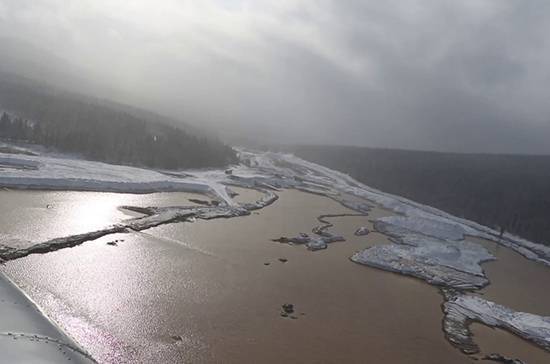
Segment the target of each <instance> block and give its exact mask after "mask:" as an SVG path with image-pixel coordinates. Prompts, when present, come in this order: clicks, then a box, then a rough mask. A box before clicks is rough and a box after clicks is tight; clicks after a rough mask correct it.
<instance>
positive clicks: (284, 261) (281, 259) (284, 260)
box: [279, 258, 288, 263]
mask: <svg viewBox="0 0 550 364" xmlns="http://www.w3.org/2000/svg"><path fill="white" fill-rule="evenodd" d="M279 262H281V263H286V262H288V259H286V258H279Z"/></svg>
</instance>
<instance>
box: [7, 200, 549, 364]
mask: <svg viewBox="0 0 550 364" xmlns="http://www.w3.org/2000/svg"><path fill="white" fill-rule="evenodd" d="M236 190H237V192H239V193H240V195H239V197H238V200H239V201H247V200H250V201H252V200H254V199H256V198H257V197H258V196H257V194H256V192H255V191H247V190H243V189H236ZM279 196H280V198H279V200H278V201H276V202H275V203H274V204H273V205H271V206H269V207H267V208H264V209H262V210H259V211H257V212H254V213H253V214H252V215H250V216H246V217H238V218H232V219H218V220H211V221H202V220H197V221H195V222H192V223H188V222H186V223H178V224H169V225H162V226H159V227H156V228H152V229H148V230H145V231H143V232H139V233H130V234H117V235H114V236H113V235H111V236H106V237H103V238H101V239H98V240H96V241H92V242H87V243H84V244H83V245H80V246H77V247H75V248H70V249H63V250H59V251H57V252H52V253H48V254H42V255H31V256H28V257H25V258H21V259H17V260H15V261H10V262H8V263H6V264H5V265H4V266H3V267H2V268H1V269H2V271H3V272H5V273H6V274H8V275H9V276H10V277H11V278H12V279H13V280H14V281H15V282H16V283H18V284H19V285H20V287H21V288H22V289H24V290H25V292H27V293H28V294H29V295H30V297H31V298H32V299H34V300H35V301H36V302H37V304H38V305H39V306H40V307H42V308H43V310H44V311H45V312H46V313H47V314H48V315H49V316H50V317H51V318H53V319H54V320H55V321H56V322H58V323H59V325H60V326H61V327H63V328H64V329H65V330H66V331H67V333H68V334H69V335H71V336H72V337H74V338H75V340H76V341H78V342H79V343H80V344H81V345H82V346H83V347H84V348H86V349H87V350H88V351H89V352H90V353H91V354H92V355H93V356H94V357H95V358H96V359H97V360H98V361H99V362H101V363H171V362H174V363H285V362H286V363H370V362H372V363H471V362H473V359H472V358H470V357H468V356H466V355H464V354H462V353H461V352H460V351H458V350H457V349H455V348H454V347H453V346H451V345H450V344H449V343H448V342H447V341H446V340H445V338H444V335H443V332H442V329H441V325H442V312H441V307H440V305H441V303H442V297H441V295H440V294H439V292H438V289H437V288H436V287H433V286H430V285H428V284H426V283H424V282H422V281H420V280H417V279H414V278H409V277H405V276H401V275H398V274H394V273H388V272H384V271H382V270H378V269H374V268H369V267H366V266H362V265H358V264H355V263H352V262H351V261H350V260H349V257H350V256H351V255H352V254H353V253H354V252H355V251H357V250H360V249H363V248H365V247H368V246H372V245H375V244H384V243H388V240H387V238H386V237H385V236H383V235H381V234H378V233H371V234H369V235H367V236H364V237H356V236H354V234H353V233H354V231H355V230H356V229H357V228H358V227H360V226H368V227H372V224H371V223H370V222H369V219H370V218H373V217H377V216H384V215H389V214H391V213H390V212H388V211H385V210H382V209H375V210H374V211H373V212H372V213H371V216H369V217H363V216H353V217H336V218H331V219H329V220H330V221H331V222H333V223H334V227H333V228H331V231H333V232H335V233H339V234H342V235H344V237H345V238H346V241H345V242H339V243H333V244H331V245H329V247H328V249H326V250H322V251H317V252H310V251H308V250H306V249H305V247H303V246H290V245H287V244H281V243H277V242H273V241H271V239H274V238H278V237H281V236H295V235H296V234H298V233H300V232H308V233H309V232H310V231H311V229H312V228H313V227H314V226H316V225H318V224H319V222H318V221H317V216H318V215H321V214H343V213H354V211H351V210H349V209H347V208H344V207H342V206H341V205H340V204H338V203H337V202H335V201H332V200H330V199H328V198H324V197H320V196H317V195H311V194H306V193H302V192H298V191H284V192H281V193H280V194H279ZM189 198H204V197H200V196H199V197H197V195H193V194H185V193H165V194H150V195H129V194H106V193H95V192H40V191H33V192H30V191H19V192H11V191H9V192H8V191H3V192H0V201H1V202H2V203H1V204H0V209H1V211H0V229H1V230H0V232H1V233H3V234H8V235H10V236H16V237H19V238H22V239H27V240H31V241H36V242H39V241H43V240H45V239H50V238H53V237H58V236H64V235H68V234H74V233H78V232H84V231H89V230H93V229H96V228H101V227H104V226H105V225H108V224H112V223H115V222H117V221H122V220H123V219H128V218H131V217H132V216H130V215H128V214H127V213H126V212H125V211H122V210H120V209H118V206H120V205H127V204H133V205H139V206H148V205H156V206H159V205H163V206H167V205H181V204H189V202H188V201H187V200H188V199H189ZM113 240H118V243H117V245H108V244H107V243H108V242H112V241H113ZM482 243H483V244H484V245H486V246H487V247H489V249H491V251H492V252H493V253H494V254H495V255H496V256H497V257H498V258H499V260H498V261H497V262H491V263H487V264H484V269H485V270H486V272H487V274H488V276H489V279H490V280H491V281H493V283H494V284H493V285H492V286H489V287H487V288H486V289H484V290H482V291H481V293H482V294H483V295H484V297H485V298H487V299H490V300H494V301H497V302H499V303H501V304H505V305H508V306H510V307H512V308H514V309H518V310H525V311H528V312H532V313H538V314H544V315H550V311H549V309H548V308H549V307H550V299H549V294H548V293H547V291H546V290H544V288H545V287H546V286H547V282H550V280H549V278H550V275H549V274H550V268H547V267H543V266H539V265H537V264H535V263H533V262H530V261H527V260H525V259H524V258H522V257H520V256H518V255H517V254H515V253H513V252H510V251H509V250H507V249H504V248H502V247H501V248H497V247H496V246H494V244H493V243H488V242H482ZM490 244H493V246H489V245H490ZM496 250H498V251H496ZM280 259H282V260H286V261H285V262H283V261H281V260H280ZM284 303H292V304H293V305H294V308H295V313H294V314H293V316H294V317H295V318H291V317H282V316H281V315H280V312H281V305H282V304H284ZM474 333H475V338H476V341H477V342H478V343H479V344H480V347H481V349H482V352H483V354H488V353H492V352H499V353H501V354H505V355H508V356H512V357H519V358H521V359H523V360H525V361H527V362H528V363H548V362H549V361H550V354H549V353H547V352H544V351H543V350H541V349H538V348H537V347H535V346H533V345H531V344H529V343H527V342H526V341H524V340H522V339H519V338H518V337H516V336H513V335H511V334H509V333H506V332H502V331H500V330H493V329H489V328H486V327H484V326H481V325H474Z"/></svg>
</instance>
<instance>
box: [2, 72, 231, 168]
mask: <svg viewBox="0 0 550 364" xmlns="http://www.w3.org/2000/svg"><path fill="white" fill-rule="evenodd" d="M0 109H4V110H9V112H3V113H2V115H1V116H0V138H4V139H9V140H11V141H15V142H26V143H35V144H40V145H44V146H46V147H49V148H52V149H55V150H57V151H60V152H67V153H73V154H77V155H80V156H82V157H83V158H86V159H91V160H97V161H103V162H107V163H115V164H125V165H133V166H143V167H150V168H161V169H181V168H201V167H221V166H224V165H227V164H228V163H233V162H235V161H236V156H235V152H234V151H233V150H232V149H231V148H230V147H228V146H226V145H224V144H223V143H221V142H220V141H218V140H216V139H212V138H206V137H203V136H196V135H191V134H189V133H187V132H186V131H185V130H183V129H181V128H178V127H176V126H173V125H166V124H163V123H161V122H156V121H155V120H146V119H143V118H139V117H137V116H135V115H132V114H130V113H128V112H126V111H124V110H117V109H116V108H112V107H107V106H105V105H102V104H100V103H98V102H95V100H92V99H89V100H88V99H86V98H84V97H81V96H79V97H76V96H73V95H70V94H64V93H59V92H55V91H52V90H50V89H45V88H44V87H36V88H34V87H32V86H31V85H20V84H14V83H10V82H2V81H0ZM151 115H153V114H151ZM159 118H160V117H159Z"/></svg>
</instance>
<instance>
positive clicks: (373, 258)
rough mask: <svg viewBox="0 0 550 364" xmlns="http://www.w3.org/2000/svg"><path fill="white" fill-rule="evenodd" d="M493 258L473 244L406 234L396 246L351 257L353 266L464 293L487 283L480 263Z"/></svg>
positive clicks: (371, 250)
mask: <svg viewBox="0 0 550 364" xmlns="http://www.w3.org/2000/svg"><path fill="white" fill-rule="evenodd" d="M493 259H495V258H494V257H493V256H492V255H491V254H490V253H489V252H488V251H487V250H486V249H485V248H483V247H482V246H480V245H478V244H475V243H469V242H442V241H440V240H434V239H430V238H426V237H423V236H418V235H406V236H405V237H403V238H402V239H401V240H399V244H389V245H376V246H373V247H371V248H368V249H365V250H362V251H360V252H357V253H355V254H354V255H353V256H352V257H351V260H352V261H354V262H356V263H360V264H365V265H368V266H371V267H375V268H380V269H384V270H388V271H391V272H396V273H401V274H405V275H410V276H413V277H416V278H420V279H423V280H425V281H426V282H428V283H430V284H434V285H439V286H445V287H453V288H458V289H467V290H472V289H479V288H482V287H484V286H486V285H487V284H489V280H488V279H487V278H486V277H485V275H484V273H483V270H482V268H481V266H480V263H482V262H485V261H489V260H493Z"/></svg>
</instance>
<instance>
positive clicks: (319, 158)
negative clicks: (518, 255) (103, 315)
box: [292, 146, 550, 245]
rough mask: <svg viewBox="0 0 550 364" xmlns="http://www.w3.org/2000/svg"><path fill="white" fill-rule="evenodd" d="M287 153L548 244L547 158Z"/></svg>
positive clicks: (368, 151)
mask: <svg viewBox="0 0 550 364" xmlns="http://www.w3.org/2000/svg"><path fill="white" fill-rule="evenodd" d="M292 151H293V152H295V153H296V154H297V155H298V156H300V157H302V158H304V159H307V160H310V161H312V162H316V163H319V164H322V165H325V166H327V167H329V168H333V169H336V170H340V171H342V172H345V173H347V174H349V175H351V176H352V177H354V178H355V179H357V180H359V181H361V182H363V183H365V184H367V185H369V186H371V187H374V188H378V189H380V190H383V191H385V192H389V193H393V194H397V195H400V196H404V197H408V198H410V199H412V200H414V201H417V202H420V203H424V204H427V205H430V206H434V207H437V208H439V209H441V210H444V211H446V212H449V213H451V214H453V215H456V216H460V217H465V218H467V219H470V220H473V221H476V222H479V223H481V224H483V225H487V226H491V227H495V228H497V229H499V228H500V227H503V228H504V229H505V230H506V231H509V232H512V233H515V234H517V235H519V236H522V237H524V238H527V239H530V240H532V241H535V242H539V243H542V244H547V245H550V156H528V155H494V154H457V153H436V152H421V151H407V150H392V149H373V148H360V147H327V146H303V147H295V148H292Z"/></svg>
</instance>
